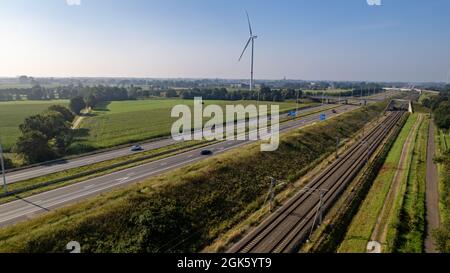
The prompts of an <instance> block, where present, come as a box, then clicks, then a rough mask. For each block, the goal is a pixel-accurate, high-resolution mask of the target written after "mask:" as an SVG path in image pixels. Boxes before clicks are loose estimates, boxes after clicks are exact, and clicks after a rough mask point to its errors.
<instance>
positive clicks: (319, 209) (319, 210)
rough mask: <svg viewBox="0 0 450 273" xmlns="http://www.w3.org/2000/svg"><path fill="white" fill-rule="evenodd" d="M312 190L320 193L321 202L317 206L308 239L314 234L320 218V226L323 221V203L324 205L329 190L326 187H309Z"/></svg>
mask: <svg viewBox="0 0 450 273" xmlns="http://www.w3.org/2000/svg"><path fill="white" fill-rule="evenodd" d="M308 190H312V193H313V194H314V193H315V194H318V195H319V204H318V206H317V210H316V215H315V216H314V221H313V224H312V226H311V230H310V232H309V236H308V241H310V240H311V236H312V234H313V231H314V228H315V227H316V222H317V220H319V222H318V225H319V226H320V225H321V224H322V222H323V205H324V196H325V193H327V191H328V190H325V189H308Z"/></svg>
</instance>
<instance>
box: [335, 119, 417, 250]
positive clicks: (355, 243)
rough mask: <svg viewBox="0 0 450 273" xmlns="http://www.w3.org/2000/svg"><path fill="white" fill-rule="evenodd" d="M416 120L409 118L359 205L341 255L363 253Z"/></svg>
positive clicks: (341, 247) (342, 245)
mask: <svg viewBox="0 0 450 273" xmlns="http://www.w3.org/2000/svg"><path fill="white" fill-rule="evenodd" d="M416 119H417V115H412V116H410V117H409V119H408V121H407V122H406V124H405V126H404V127H403V129H402V131H401V132H400V134H399V135H398V137H397V139H396V141H395V143H394V144H393V146H392V149H391V150H390V151H389V154H388V156H387V158H386V160H385V163H384V165H383V167H382V168H381V170H380V172H379V174H378V176H377V178H376V179H375V181H374V182H373V185H372V187H371V189H370V191H369V193H368V194H367V197H366V199H365V200H364V202H363V203H362V204H361V207H360V208H359V211H358V213H357V214H356V215H355V217H354V218H353V220H352V223H351V225H350V226H349V228H348V229H347V234H346V235H345V238H344V240H343V242H342V243H341V246H340V247H339V249H338V252H341V253H348V252H349V253H355V252H356V253H364V252H366V246H367V243H368V242H369V240H370V237H371V235H372V232H373V229H374V227H375V224H376V222H377V219H378V215H379V213H380V211H381V209H382V208H383V205H384V203H385V200H386V197H387V194H388V192H389V189H390V187H391V182H392V180H393V178H394V175H395V172H396V170H397V165H398V162H399V160H400V156H401V153H402V149H403V144H404V143H405V141H406V138H407V137H408V134H409V132H410V130H411V128H412V126H413V124H414V123H415V121H416Z"/></svg>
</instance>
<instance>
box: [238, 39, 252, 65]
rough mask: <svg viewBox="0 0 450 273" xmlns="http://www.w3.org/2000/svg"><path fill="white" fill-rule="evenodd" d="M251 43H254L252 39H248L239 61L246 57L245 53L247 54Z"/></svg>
mask: <svg viewBox="0 0 450 273" xmlns="http://www.w3.org/2000/svg"><path fill="white" fill-rule="evenodd" d="M251 41H252V37H250V38H249V39H248V42H247V44H246V45H245V47H244V50H243V51H242V54H241V57H239V61H240V60H241V59H242V56H244V53H245V51H246V50H247V47H248V45H249V44H250V42H251Z"/></svg>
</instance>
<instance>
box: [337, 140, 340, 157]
mask: <svg viewBox="0 0 450 273" xmlns="http://www.w3.org/2000/svg"><path fill="white" fill-rule="evenodd" d="M339 143H340V139H339V137H336V158H339Z"/></svg>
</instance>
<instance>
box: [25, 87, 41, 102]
mask: <svg viewBox="0 0 450 273" xmlns="http://www.w3.org/2000/svg"><path fill="white" fill-rule="evenodd" d="M43 97H44V91H43V89H42V87H41V86H40V85H39V84H36V85H34V86H33V87H32V88H31V92H30V94H28V99H29V100H42V99H43Z"/></svg>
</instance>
